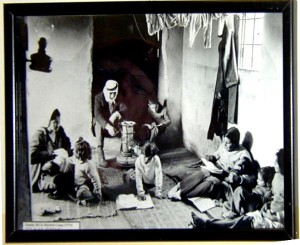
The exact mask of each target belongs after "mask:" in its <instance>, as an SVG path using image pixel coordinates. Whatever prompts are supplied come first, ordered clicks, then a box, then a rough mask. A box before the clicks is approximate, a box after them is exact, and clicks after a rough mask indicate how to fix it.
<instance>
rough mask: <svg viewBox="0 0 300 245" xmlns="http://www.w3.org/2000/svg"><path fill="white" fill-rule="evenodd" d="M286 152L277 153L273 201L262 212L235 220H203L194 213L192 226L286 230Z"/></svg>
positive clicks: (199, 227)
mask: <svg viewBox="0 0 300 245" xmlns="http://www.w3.org/2000/svg"><path fill="white" fill-rule="evenodd" d="M283 157H284V150H283V149H280V150H279V151H278V152H277V153H276V160H275V162H274V167H275V172H276V173H275V175H274V178H273V181H272V193H273V195H272V200H271V201H270V202H267V203H266V204H265V205H264V206H263V207H262V208H261V209H260V211H255V212H250V213H246V214H245V215H243V216H240V217H237V218H234V219H226V220H222V219H213V220H209V219H203V218H201V217H198V216H197V215H196V214H195V213H192V223H191V224H192V226H193V228H197V229H223V228H229V229H234V228H238V229H241V228H242V229H249V228H284V176H283Z"/></svg>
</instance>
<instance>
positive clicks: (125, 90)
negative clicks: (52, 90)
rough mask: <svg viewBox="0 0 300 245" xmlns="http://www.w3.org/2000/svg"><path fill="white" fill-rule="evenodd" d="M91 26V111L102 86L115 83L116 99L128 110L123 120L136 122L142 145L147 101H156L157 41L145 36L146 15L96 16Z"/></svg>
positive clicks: (147, 120) (145, 137)
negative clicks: (107, 82)
mask: <svg viewBox="0 0 300 245" xmlns="http://www.w3.org/2000/svg"><path fill="white" fill-rule="evenodd" d="M93 23H94V30H93V44H94V46H93V54H92V55H93V83H92V111H93V107H94V105H93V103H94V97H95V95H96V94H98V93H99V92H101V91H102V89H103V87H104V84H105V82H106V81H107V80H109V79H113V80H116V81H118V83H119V95H118V96H119V99H120V100H121V101H122V102H123V103H124V104H125V105H126V106H127V108H128V110H126V112H125V113H124V118H123V119H124V120H130V121H135V122H136V126H135V132H136V133H135V137H136V139H137V140H138V141H145V140H146V139H147V138H148V137H149V135H148V133H149V132H148V130H147V128H145V127H144V126H142V124H144V123H149V122H151V118H150V115H149V114H148V100H149V99H152V100H156V99H157V87H158V86H157V85H158V61H159V57H158V54H159V41H158V40H157V37H156V36H149V35H148V31H147V23H146V17H145V15H113V16H111V15H110V16H95V17H93ZM92 113H93V112H92Z"/></svg>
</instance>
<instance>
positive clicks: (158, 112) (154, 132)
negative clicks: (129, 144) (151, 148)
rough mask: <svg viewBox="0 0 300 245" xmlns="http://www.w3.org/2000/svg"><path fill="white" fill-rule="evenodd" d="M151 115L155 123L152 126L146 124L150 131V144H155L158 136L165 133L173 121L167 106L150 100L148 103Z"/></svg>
mask: <svg viewBox="0 0 300 245" xmlns="http://www.w3.org/2000/svg"><path fill="white" fill-rule="evenodd" d="M148 108H149V113H150V115H151V118H152V119H153V122H152V123H151V125H149V124H144V125H145V126H147V127H148V128H149V129H150V139H149V141H150V142H155V140H156V138H157V136H159V135H161V134H162V133H163V132H165V130H166V128H167V126H169V125H170V123H171V120H170V117H169V115H168V112H167V107H166V105H164V106H162V105H160V104H159V103H158V102H153V101H151V100H149V102H148Z"/></svg>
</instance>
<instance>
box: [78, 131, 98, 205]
mask: <svg viewBox="0 0 300 245" xmlns="http://www.w3.org/2000/svg"><path fill="white" fill-rule="evenodd" d="M75 157H76V161H75V176H74V181H75V191H76V198H77V200H78V201H79V204H83V205H85V204H86V201H91V200H94V201H98V202H100V201H101V199H102V193H101V181H100V176H99V173H98V171H97V168H96V164H95V163H94V162H92V161H90V160H91V159H92V148H91V146H90V144H89V143H88V142H87V141H85V140H83V138H82V137H80V138H79V140H78V141H77V142H76V144H75Z"/></svg>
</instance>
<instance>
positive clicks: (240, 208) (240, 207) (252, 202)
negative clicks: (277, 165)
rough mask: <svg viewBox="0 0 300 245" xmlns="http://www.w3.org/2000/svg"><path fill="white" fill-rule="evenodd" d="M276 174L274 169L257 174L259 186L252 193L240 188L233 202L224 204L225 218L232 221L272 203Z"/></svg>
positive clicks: (270, 168) (262, 170) (262, 169)
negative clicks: (273, 183)
mask: <svg viewBox="0 0 300 245" xmlns="http://www.w3.org/2000/svg"><path fill="white" fill-rule="evenodd" d="M274 174H275V169H274V167H270V166H267V167H263V168H261V169H260V170H259V171H258V174H257V185H256V186H255V188H254V189H252V191H251V192H250V191H249V190H247V189H245V188H243V187H241V186H239V187H238V188H236V189H235V190H234V192H233V195H232V198H231V200H229V201H228V202H225V203H224V212H223V215H222V216H223V218H228V219H232V218H235V217H237V216H240V215H243V214H245V213H248V212H253V211H255V210H258V209H260V208H261V207H262V206H263V204H264V203H266V202H269V201H271V197H272V189H271V184H272V180H273V177H274Z"/></svg>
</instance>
